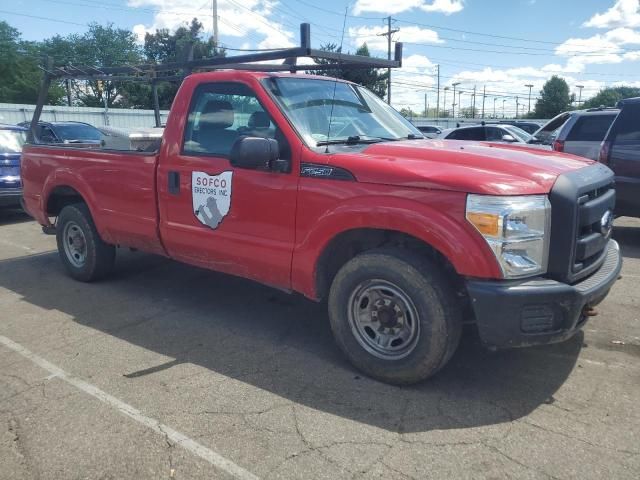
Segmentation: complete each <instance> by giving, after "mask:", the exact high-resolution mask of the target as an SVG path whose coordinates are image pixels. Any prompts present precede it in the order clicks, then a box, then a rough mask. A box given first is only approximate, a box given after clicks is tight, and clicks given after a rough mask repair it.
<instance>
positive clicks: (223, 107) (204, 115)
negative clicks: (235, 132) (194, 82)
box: [199, 100, 234, 129]
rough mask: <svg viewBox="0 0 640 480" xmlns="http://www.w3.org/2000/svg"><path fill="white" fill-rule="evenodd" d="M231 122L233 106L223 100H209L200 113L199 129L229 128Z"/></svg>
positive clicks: (232, 120)
mask: <svg viewBox="0 0 640 480" xmlns="http://www.w3.org/2000/svg"><path fill="white" fill-rule="evenodd" d="M233 122H234V115H233V106H232V105H231V103H229V102H225V101H223V100H209V101H208V102H207V103H206V104H205V106H204V108H203V109H202V112H201V113H200V121H199V124H200V127H203V126H204V127H209V128H219V129H222V128H229V127H230V126H231V125H233Z"/></svg>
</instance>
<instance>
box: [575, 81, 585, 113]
mask: <svg viewBox="0 0 640 480" xmlns="http://www.w3.org/2000/svg"><path fill="white" fill-rule="evenodd" d="M576 88H577V89H578V108H580V100H582V89H583V88H584V85H576Z"/></svg>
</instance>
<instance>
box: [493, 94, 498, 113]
mask: <svg viewBox="0 0 640 480" xmlns="http://www.w3.org/2000/svg"><path fill="white" fill-rule="evenodd" d="M496 100H498V97H493V118H496Z"/></svg>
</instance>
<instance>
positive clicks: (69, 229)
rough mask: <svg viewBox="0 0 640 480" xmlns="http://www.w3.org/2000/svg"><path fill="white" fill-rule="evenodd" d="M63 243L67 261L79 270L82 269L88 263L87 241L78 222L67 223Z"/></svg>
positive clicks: (63, 232)
mask: <svg viewBox="0 0 640 480" xmlns="http://www.w3.org/2000/svg"><path fill="white" fill-rule="evenodd" d="M62 242H63V244H64V253H65V255H66V256H67V259H68V260H69V262H70V263H71V265H73V266H74V267H77V268H82V267H83V266H84V264H85V262H86V261H87V239H86V238H85V236H84V233H83V231H82V229H81V228H80V226H79V225H78V224H77V223H76V222H67V223H66V224H65V226H64V230H63V231H62Z"/></svg>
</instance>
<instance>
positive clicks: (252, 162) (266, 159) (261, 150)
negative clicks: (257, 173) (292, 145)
mask: <svg viewBox="0 0 640 480" xmlns="http://www.w3.org/2000/svg"><path fill="white" fill-rule="evenodd" d="M279 156H280V147H279V145H278V141H277V140H275V139H273V138H263V137H240V138H238V139H237V140H236V141H235V143H234V144H233V146H232V147H231V153H230V155H229V161H230V162H231V165H233V166H234V167H238V168H247V169H251V170H259V169H261V170H269V169H274V168H275V167H276V164H277V163H279V161H278V157H279Z"/></svg>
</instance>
